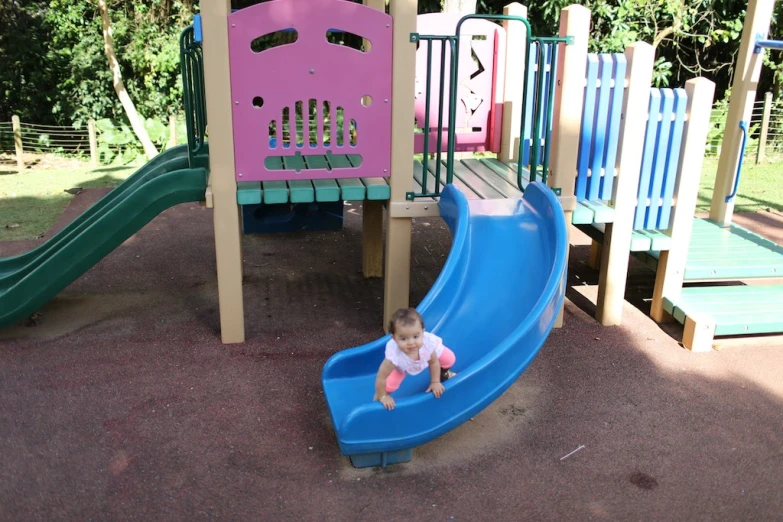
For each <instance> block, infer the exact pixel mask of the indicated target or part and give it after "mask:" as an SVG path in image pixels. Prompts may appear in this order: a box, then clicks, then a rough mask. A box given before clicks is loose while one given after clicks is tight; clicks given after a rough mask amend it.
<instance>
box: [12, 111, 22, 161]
mask: <svg viewBox="0 0 783 522" xmlns="http://www.w3.org/2000/svg"><path fill="white" fill-rule="evenodd" d="M11 127H12V128H13V130H14V149H16V166H17V167H19V170H23V169H24V149H23V148H22V122H20V121H19V116H17V115H16V114H14V115H13V116H11Z"/></svg>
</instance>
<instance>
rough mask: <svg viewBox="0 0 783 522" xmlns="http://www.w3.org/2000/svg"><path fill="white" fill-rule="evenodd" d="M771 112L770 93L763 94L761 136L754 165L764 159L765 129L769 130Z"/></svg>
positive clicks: (765, 146) (765, 145)
mask: <svg viewBox="0 0 783 522" xmlns="http://www.w3.org/2000/svg"><path fill="white" fill-rule="evenodd" d="M771 112H772V93H771V92H768V93H767V94H765V95H764V115H763V116H762V117H761V136H759V148H758V149H757V150H756V165H758V164H759V163H761V162H762V161H764V153H765V152H766V148H767V131H769V116H770V113H771Z"/></svg>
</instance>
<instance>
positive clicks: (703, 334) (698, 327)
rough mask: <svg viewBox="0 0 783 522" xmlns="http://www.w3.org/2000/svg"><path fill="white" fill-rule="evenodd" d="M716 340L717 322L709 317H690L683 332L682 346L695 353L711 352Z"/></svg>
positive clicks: (686, 320) (686, 319)
mask: <svg viewBox="0 0 783 522" xmlns="http://www.w3.org/2000/svg"><path fill="white" fill-rule="evenodd" d="M714 340H715V321H714V320H713V319H712V318H711V317H707V316H698V315H697V316H694V317H692V316H688V317H686V318H685V328H684V329H683V332H682V345H683V346H684V347H685V348H687V349H689V350H691V351H693V352H711V351H712V345H713V342H714Z"/></svg>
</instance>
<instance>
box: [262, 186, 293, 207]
mask: <svg viewBox="0 0 783 522" xmlns="http://www.w3.org/2000/svg"><path fill="white" fill-rule="evenodd" d="M261 186H262V188H263V190H264V203H266V204H267V205H276V204H278V203H288V185H287V184H286V182H285V181H262V182H261Z"/></svg>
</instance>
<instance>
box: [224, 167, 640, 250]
mask: <svg viewBox="0 0 783 522" xmlns="http://www.w3.org/2000/svg"><path fill="white" fill-rule="evenodd" d="M441 157H442V158H443V159H442V160H441V162H440V169H438V162H437V161H436V160H435V159H434V158H433V159H431V160H429V161H428V162H427V172H428V176H427V180H426V184H427V188H428V190H430V191H433V192H434V190H435V178H436V174H437V175H438V179H439V181H440V183H439V187H438V188H439V189H440V190H443V186H444V184H445V181H446V161H445V157H446V155H445V154H443V155H442V156H441ZM326 165H331V166H332V167H334V168H344V167H349V166H351V165H353V162H352V156H350V155H343V156H332V157H331V158H327V157H326V156H324V157H323V158H321V157H317V158H316V157H308V158H307V163H306V164H304V165H300V167H301V166H303V167H305V169H306V168H308V167H309V168H323V167H324V166H326ZM423 172H424V166H423V165H422V162H421V161H419V160H414V162H413V178H414V182H415V183H414V187H413V190H414V191H416V192H422V182H424V176H423ZM525 174H527V172H525V173H524V174H523V179H522V187H523V188H524V187H525V186H527V184H528V183H529V176H528V175H525ZM453 183H454V185H455V186H456V187H457V188H458V189H460V190H461V191H462V192H463V193H464V194H465V195H466V196H467V198H468V199H506V198H520V197H522V191H520V190H519V187H518V186H517V165H516V163H503V162H501V161H499V160H497V159H494V158H482V159H478V158H469V159H461V160H459V161H456V162H455V164H454V178H453ZM390 197H391V190H390V187H389V182H388V178H351V179H327V180H313V181H310V180H296V181H287V182H286V181H265V182H238V183H237V203H239V204H240V205H253V204H259V203H262V202H263V203H266V204H274V203H288V202H290V203H312V202H314V201H315V202H326V201H339V200H343V201H362V200H365V199H368V200H380V201H386V200H388V199H389V198H390ZM613 221H614V209H613V208H611V207H609V206H607V205H606V204H605V203H604V202H601V201H581V202H579V203H578V204H577V209H576V210H575V211H574V212H573V214H572V222H573V223H574V224H593V223H598V224H604V223H612V222H613ZM648 243H649V242H648ZM648 246H649V244H648Z"/></svg>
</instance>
